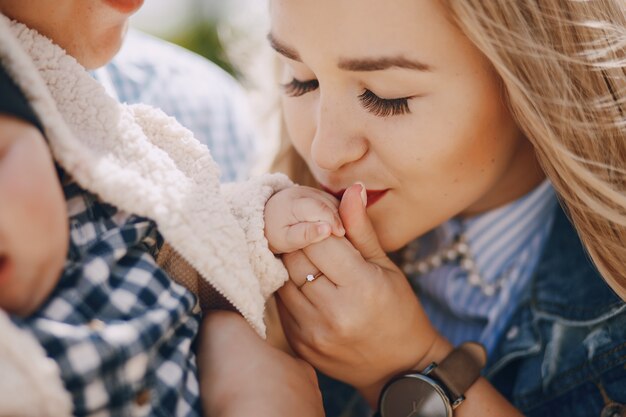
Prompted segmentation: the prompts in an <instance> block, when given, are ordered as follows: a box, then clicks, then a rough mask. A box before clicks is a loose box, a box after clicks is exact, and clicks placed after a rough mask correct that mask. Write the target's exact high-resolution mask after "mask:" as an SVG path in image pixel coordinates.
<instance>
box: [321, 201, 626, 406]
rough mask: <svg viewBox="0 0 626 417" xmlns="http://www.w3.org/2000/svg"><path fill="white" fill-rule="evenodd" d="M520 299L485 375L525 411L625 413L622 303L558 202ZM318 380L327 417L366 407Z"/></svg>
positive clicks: (348, 391)
mask: <svg viewBox="0 0 626 417" xmlns="http://www.w3.org/2000/svg"><path fill="white" fill-rule="evenodd" d="M525 300H526V301H525V302H523V303H522V304H521V305H520V306H519V307H518V309H517V311H516V313H515V314H514V316H513V318H512V320H511V322H510V324H509V326H508V327H507V329H506V330H505V331H504V333H503V336H502V340H501V341H500V343H499V345H498V346H497V348H496V350H495V351H494V352H493V354H492V355H490V358H489V361H488V363H487V366H486V368H485V370H484V372H483V374H484V375H485V376H486V377H487V379H489V380H490V381H491V382H492V384H493V385H494V386H495V387H496V389H498V390H499V391H501V392H502V394H503V395H504V396H505V397H506V398H507V399H508V400H509V401H511V402H512V403H513V405H515V407H517V408H518V409H519V410H520V411H521V412H522V413H523V414H524V415H525V416H528V417H623V416H626V304H625V303H624V302H623V301H621V300H620V299H619V298H618V297H617V296H616V295H615V294H614V293H613V292H612V291H611V289H610V288H609V287H608V286H607V284H606V283H605V282H604V281H603V279H602V277H601V276H600V274H599V273H598V272H597V271H596V269H595V268H594V267H593V265H592V263H591V261H590V260H589V257H588V255H587V253H586V252H585V250H584V249H583V247H582V244H581V242H580V240H579V238H578V236H577V234H576V231H575V230H574V228H573V227H572V225H571V224H570V222H569V220H568V219H567V216H566V215H565V213H564V212H563V210H562V209H561V208H560V207H559V208H557V213H555V218H554V223H553V226H552V231H551V232H550V236H549V238H548V241H547V243H546V248H545V250H544V253H543V255H542V258H541V260H540V262H539V265H538V267H537V270H536V272H535V275H534V277H533V280H532V283H531V285H530V288H529V290H528V296H527V297H525ZM320 387H321V390H322V393H323V395H324V406H325V409H326V413H327V416H328V417H333V416H341V417H348V416H351V417H356V416H367V415H370V414H371V410H368V407H367V406H366V404H365V403H364V402H363V401H362V400H359V399H357V398H356V397H355V395H354V390H353V389H352V388H350V387H348V386H346V385H344V384H341V383H338V382H337V381H333V380H330V379H328V378H327V377H325V376H324V375H320ZM461 407H462V406H461ZM503 417H504V416H503Z"/></svg>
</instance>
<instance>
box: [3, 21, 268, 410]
mask: <svg viewBox="0 0 626 417" xmlns="http://www.w3.org/2000/svg"><path fill="white" fill-rule="evenodd" d="M95 76H96V77H97V78H98V79H99V80H100V81H101V82H103V83H104V84H105V86H107V87H108V90H109V92H110V93H111V94H113V95H116V96H117V97H118V98H119V99H120V100H121V101H126V102H145V103H147V104H151V105H154V106H156V107H161V108H163V109H165V111H166V112H168V113H170V114H171V115H173V116H175V117H177V118H178V119H179V121H181V122H182V123H183V124H186V125H187V127H189V128H190V129H191V130H192V131H194V133H195V134H196V135H197V137H198V138H199V139H201V140H202V141H204V142H205V143H206V144H207V145H208V146H209V148H210V149H211V150H212V153H213V157H214V158H215V159H216V160H217V162H218V164H220V165H221V167H222V172H223V179H225V180H235V179H242V178H244V177H246V176H247V174H248V173H249V169H250V167H251V166H252V161H253V160H254V158H255V157H256V153H255V150H256V147H255V142H254V135H253V134H252V129H251V128H250V126H251V125H250V123H249V122H248V119H247V118H246V114H245V111H244V110H245V103H243V102H242V100H243V93H242V91H241V90H240V88H239V87H238V86H237V84H236V83H235V82H234V81H233V80H232V79H231V78H230V77H229V76H227V75H226V74H225V73H224V72H223V71H221V70H219V69H218V68H217V67H215V66H214V65H212V64H210V63H208V62H207V61H205V60H203V59H200V58H198V57H196V56H194V55H192V54H190V53H188V52H185V51H183V50H181V49H180V48H176V47H173V46H171V45H168V44H165V43H162V42H160V41H157V40H154V39H152V38H149V37H146V36H144V35H140V34H137V33H132V34H131V35H130V37H129V39H128V43H127V44H126V45H125V47H124V49H123V50H122V51H121V53H120V55H119V56H117V57H116V58H115V60H114V61H113V63H112V64H111V65H110V66H108V67H107V68H105V69H102V70H99V71H97V73H96V74H95ZM239 117H241V119H239ZM59 178H60V180H61V183H62V185H63V190H64V193H65V198H66V202H67V207H68V214H69V223H70V245H69V253H68V257H67V262H66V265H65V268H64V272H63V275H62V277H61V278H60V281H59V283H58V285H57V287H56V288H55V290H54V292H53V293H52V294H51V296H50V297H49V299H48V300H47V301H46V303H45V305H44V306H42V307H41V308H40V309H39V311H37V312H36V313H35V314H34V315H32V316H31V317H29V318H28V319H25V320H22V319H20V318H17V317H14V318H13V320H14V322H15V323H16V324H17V325H19V326H20V327H22V328H25V329H28V330H29V331H31V332H32V333H33V334H34V335H35V337H36V338H37V339H38V340H39V341H40V342H41V344H42V345H43V347H44V348H45V350H46V352H47V354H48V355H49V356H50V357H51V358H53V359H54V360H55V361H56V362H57V363H58V365H59V368H60V371H61V375H62V379H63V381H64V383H65V387H66V389H67V390H68V391H69V392H70V394H71V395H72V397H73V401H74V414H75V415H78V416H86V415H98V416H120V417H122V416H131V415H132V416H137V415H150V416H163V417H165V416H168V417H169V416H186V417H193V416H200V415H201V414H202V413H201V405H200V404H201V403H200V399H199V389H198V375H197V367H196V356H195V352H194V340H195V338H196V335H197V334H198V329H199V324H200V320H201V317H200V314H199V313H198V312H197V310H196V308H195V306H196V298H195V296H194V295H193V294H192V293H191V292H189V291H188V290H187V289H185V288H184V287H182V286H180V285H178V284H177V283H175V282H174V281H172V280H171V279H170V278H169V277H168V276H167V274H166V273H165V272H164V271H163V270H162V269H161V268H159V267H158V265H157V264H156V262H155V257H156V255H157V254H158V251H159V249H160V247H161V245H162V243H163V241H162V237H161V236H160V234H159V232H158V230H157V228H156V225H155V223H154V222H153V221H151V220H149V219H146V218H142V217H138V216H135V215H132V214H129V213H124V212H121V211H118V210H117V209H116V208H115V207H112V206H110V205H108V204H106V203H104V202H102V201H99V200H98V199H97V197H95V196H94V195H92V194H90V193H88V192H86V191H85V190H83V189H81V188H80V187H79V186H78V185H77V184H76V183H74V182H73V181H72V179H71V178H70V177H69V176H68V175H66V174H65V173H64V172H63V171H62V170H61V169H59Z"/></svg>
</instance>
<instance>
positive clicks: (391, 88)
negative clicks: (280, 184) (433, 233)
mask: <svg viewBox="0 0 626 417" xmlns="http://www.w3.org/2000/svg"><path fill="white" fill-rule="evenodd" d="M271 19H272V29H271V33H270V42H271V43H272V45H273V47H274V48H275V49H276V50H277V51H278V52H279V55H280V57H281V60H282V61H283V62H284V66H285V75H284V82H285V91H284V95H283V102H282V104H283V108H284V117H285V121H286V125H287V130H288V133H289V135H290V137H291V139H292V141H293V144H294V146H295V148H296V150H297V151H298V153H299V154H300V155H301V156H302V157H303V158H304V160H305V161H306V162H307V164H308V166H309V168H310V170H311V171H312V173H313V175H314V176H315V178H316V179H317V181H319V183H320V184H321V185H322V186H323V187H324V188H326V189H328V190H330V191H331V192H333V193H334V194H336V195H338V194H340V193H342V191H343V190H345V189H346V188H347V187H348V186H350V185H351V184H353V183H354V182H356V181H361V182H363V183H364V184H365V186H366V187H367V189H368V191H369V193H368V197H369V205H368V210H367V211H368V214H369V216H370V218H371V219H372V222H373V224H374V227H375V229H376V231H377V233H378V236H379V238H380V241H381V244H382V245H383V248H384V249H385V250H395V249H398V248H399V247H401V246H403V245H404V244H406V243H408V242H409V241H411V240H413V239H414V238H416V237H418V236H420V235H422V234H424V233H425V232H427V231H429V230H430V229H432V228H434V227H436V226H438V225H439V224H441V223H443V222H445V221H446V220H448V219H450V218H452V217H454V216H456V215H471V214H476V213H480V212H483V211H485V210H489V209H491V208H494V207H497V206H499V205H502V204H504V203H506V202H509V201H512V200H514V199H516V198H517V197H519V196H521V195H523V194H525V193H526V192H528V191H529V190H531V189H532V188H533V187H534V186H535V185H537V184H538V183H539V182H540V181H541V179H542V175H543V174H541V171H540V169H539V168H538V166H537V163H536V160H535V156H534V153H533V150H532V148H531V145H530V143H529V142H528V141H527V140H526V139H524V137H523V135H522V134H521V132H520V131H519V130H518V128H517V126H516V125H515V123H514V121H513V120H512V117H511V115H510V113H509V111H508V109H507V107H506V105H505V104H504V101H503V94H502V89H501V87H500V85H499V79H498V77H497V76H496V75H495V73H494V71H493V70H492V68H491V67H490V65H489V63H488V61H487V60H486V59H485V58H484V57H483V56H482V55H481V53H480V52H479V51H478V50H477V49H476V47H475V46H474V45H473V44H472V43H471V42H470V41H469V40H468V39H467V38H466V37H465V36H464V35H463V33H461V32H460V31H459V30H458V29H457V28H456V26H454V25H453V24H452V23H451V21H450V20H449V18H448V15H447V11H446V10H445V9H444V8H443V7H442V6H441V5H440V3H439V2H438V1H437V0H420V1H415V0H396V1H394V2H393V7H392V6H391V5H390V3H389V2H384V1H380V0H317V1H302V0H272V2H271Z"/></svg>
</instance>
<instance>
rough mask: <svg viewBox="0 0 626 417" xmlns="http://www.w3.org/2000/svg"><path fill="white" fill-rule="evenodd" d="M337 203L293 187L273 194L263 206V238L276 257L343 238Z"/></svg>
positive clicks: (319, 194) (313, 191)
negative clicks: (331, 238)
mask: <svg viewBox="0 0 626 417" xmlns="http://www.w3.org/2000/svg"><path fill="white" fill-rule="evenodd" d="M338 207H339V201H337V199H336V198H335V197H333V196H332V195H330V194H327V193H325V192H323V191H320V190H316V189H315V188H310V187H303V186H295V187H291V188H287V189H285V190H282V191H279V192H278V193H276V194H274V195H273V196H272V197H271V198H270V199H269V201H268V202H267V204H266V205H265V237H266V238H267V241H268V242H269V245H270V249H271V251H272V252H274V253H275V254H280V253H289V252H293V251H296V250H298V249H302V248H305V247H307V246H308V245H310V244H312V243H315V242H319V241H321V240H324V239H326V238H327V237H328V236H330V235H331V234H333V235H335V236H339V237H341V236H343V235H344V234H345V232H346V231H345V229H344V228H343V225H342V223H341V218H340V217H339V211H338Z"/></svg>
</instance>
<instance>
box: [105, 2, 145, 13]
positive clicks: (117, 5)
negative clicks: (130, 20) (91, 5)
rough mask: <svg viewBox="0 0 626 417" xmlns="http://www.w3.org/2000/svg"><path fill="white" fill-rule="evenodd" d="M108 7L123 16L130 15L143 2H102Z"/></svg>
mask: <svg viewBox="0 0 626 417" xmlns="http://www.w3.org/2000/svg"><path fill="white" fill-rule="evenodd" d="M104 1H105V2H106V3H107V4H108V5H109V6H111V7H113V8H114V9H115V10H117V11H119V12H120V13H124V14H132V13H134V12H136V11H137V10H139V9H140V8H141V6H142V5H143V2H144V0H104Z"/></svg>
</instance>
